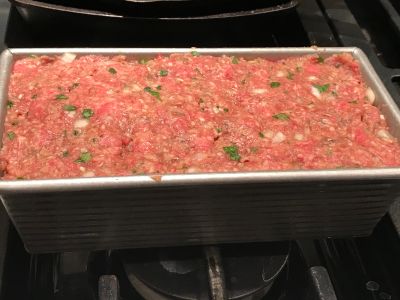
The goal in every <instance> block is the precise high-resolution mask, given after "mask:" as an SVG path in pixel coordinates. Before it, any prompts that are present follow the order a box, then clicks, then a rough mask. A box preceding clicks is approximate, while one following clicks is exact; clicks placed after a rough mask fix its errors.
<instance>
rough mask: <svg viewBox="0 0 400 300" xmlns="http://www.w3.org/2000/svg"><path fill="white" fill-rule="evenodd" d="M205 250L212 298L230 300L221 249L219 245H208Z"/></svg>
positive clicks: (212, 299)
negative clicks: (227, 293)
mask: <svg viewBox="0 0 400 300" xmlns="http://www.w3.org/2000/svg"><path fill="white" fill-rule="evenodd" d="M204 252H205V255H206V259H207V271H208V282H209V288H210V296H211V300H228V296H227V295H226V287H225V273H224V269H223V266H222V259H221V253H220V250H219V248H218V247H215V246H208V247H205V248H204Z"/></svg>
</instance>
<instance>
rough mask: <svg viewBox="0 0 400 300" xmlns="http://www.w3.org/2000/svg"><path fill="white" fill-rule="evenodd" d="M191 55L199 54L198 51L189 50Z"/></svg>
mask: <svg viewBox="0 0 400 300" xmlns="http://www.w3.org/2000/svg"><path fill="white" fill-rule="evenodd" d="M190 53H191V54H192V55H193V56H200V53H199V52H197V51H192V52H190Z"/></svg>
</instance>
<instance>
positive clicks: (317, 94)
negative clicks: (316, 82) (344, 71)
mask: <svg viewBox="0 0 400 300" xmlns="http://www.w3.org/2000/svg"><path fill="white" fill-rule="evenodd" d="M311 94H313V95H314V96H315V97H317V98H318V99H321V93H320V92H319V91H318V89H317V88H316V87H315V86H312V87H311Z"/></svg>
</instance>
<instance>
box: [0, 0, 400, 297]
mask: <svg viewBox="0 0 400 300" xmlns="http://www.w3.org/2000/svg"><path fill="white" fill-rule="evenodd" d="M399 12H400V5H399V4H398V2H397V1H395V0H369V1H358V0H347V1H334V0H303V1H301V4H300V5H299V6H298V8H297V10H296V11H293V12H291V13H288V14H285V15H283V16H282V15H281V16H268V17H267V16H266V17H265V20H262V22H261V24H262V27H260V28H259V30H253V29H254V24H251V21H246V22H249V23H243V24H239V25H241V26H235V30H227V26H222V27H218V26H214V25H213V24H209V26H211V27H210V28H212V30H210V28H207V29H204V30H199V31H198V32H195V33H192V32H186V35H183V36H181V37H177V36H176V35H174V34H171V35H170V36H157V37H152V29H151V28H146V27H142V28H141V29H140V31H141V33H142V36H139V37H138V36H137V34H136V33H134V34H133V33H129V30H128V29H127V31H126V32H124V33H123V34H122V33H121V35H115V32H114V33H113V32H112V31H108V30H104V28H99V30H98V31H93V29H91V31H87V30H86V29H85V28H82V30H81V31H80V32H70V31H71V29H70V27H68V26H66V27H65V28H57V30H54V28H50V27H49V28H47V29H43V28H41V30H40V32H38V31H35V28H34V26H31V25H27V24H26V23H25V22H24V19H23V18H22V17H21V15H20V14H19V13H18V11H17V9H16V8H15V7H13V8H12V9H11V12H10V17H9V24H8V28H7V34H6V40H5V42H6V44H7V46H8V47H55V46H74V47H79V46H97V47H98V46H101V47H111V46H118V47H121V46H123V47H138V46H140V47H180V46H197V47H202V46H213V47H217V46H220V47H226V46H247V47H249V46H265V47H274V46H309V45H314V44H315V45H318V46H357V47H360V48H362V49H363V50H364V51H365V53H366V54H367V55H368V56H369V58H370V60H371V62H372V64H373V65H374V67H375V68H376V70H377V72H378V74H379V75H380V77H381V79H382V80H383V81H384V83H385V84H386V86H387V88H388V90H389V92H390V93H391V94H392V96H393V98H394V99H395V100H396V101H397V103H400V95H399V85H398V82H400V80H399V78H400V71H399V70H400V56H399V55H398V49H399V48H400V16H399ZM257 22H258V23H257V24H260V23H259V22H260V20H259V19H258V20H257ZM66 25H68V24H66ZM236 25H237V24H236ZM213 26H214V27H213ZM200 29H201V28H200ZM228 29H229V26H228ZM221 274H222V275H221ZM0 279H1V280H0V299H7V300H14V299H18V300H21V299H41V300H47V299H90V300H92V299H93V300H94V299H101V300H103V299H109V300H111V299H125V300H128V299H132V300H140V299H144V298H143V295H147V296H145V298H146V299H154V300H157V299H211V298H212V295H213V292H212V291H211V288H210V287H212V288H214V295H216V296H215V299H264V300H267V299H281V300H292V299H293V300H294V299H296V300H297V299H298V300H301V299H329V300H333V299H340V300H344V299H346V300H347V299H354V300H358V299H359V300H368V299H382V300H385V299H400V238H399V233H398V232H397V231H396V229H395V227H394V226H393V223H392V220H391V217H390V216H389V215H387V216H385V217H384V218H383V219H382V220H381V221H380V223H379V224H378V225H377V227H376V228H375V230H374V232H373V234H372V235H371V236H370V237H362V238H346V239H320V240H301V241H290V242H281V243H255V244H247V245H243V244H241V245H221V246H217V247H190V248H176V249H174V248H169V249H139V250H133V249H131V250H115V249H113V250H109V251H94V252H90V253H89V252H74V253H56V254H35V255H33V254H28V253H27V252H26V251H25V250H24V247H23V244H22V242H21V240H20V238H19V236H18V234H17V232H16V230H15V229H14V227H13V226H12V225H11V224H9V222H8V220H7V218H6V215H5V213H4V211H2V210H1V209H0ZM210 279H212V280H210ZM210 281H212V282H213V283H212V284H211V283H210ZM246 294H247V296H248V297H247V298H244V296H245V295H246ZM264 294H265V295H264ZM171 295H174V296H173V297H172V296H171ZM117 296H119V298H117ZM171 297H172V298H171ZM185 297H186V298H185ZM224 297H225V298H224ZM235 297H236V298H235ZM240 297H242V298H240ZM251 297H253V298H251Z"/></svg>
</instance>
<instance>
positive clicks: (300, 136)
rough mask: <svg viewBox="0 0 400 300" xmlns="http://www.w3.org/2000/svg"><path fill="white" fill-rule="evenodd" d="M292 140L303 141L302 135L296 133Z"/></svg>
mask: <svg viewBox="0 0 400 300" xmlns="http://www.w3.org/2000/svg"><path fill="white" fill-rule="evenodd" d="M294 139H295V140H297V141H302V140H304V135H302V134H301V133H296V134H295V135H294Z"/></svg>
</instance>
